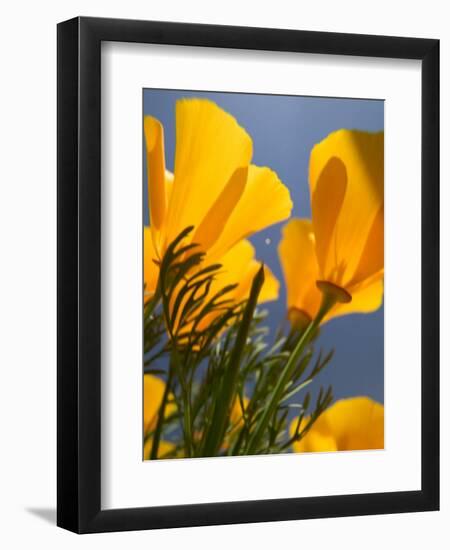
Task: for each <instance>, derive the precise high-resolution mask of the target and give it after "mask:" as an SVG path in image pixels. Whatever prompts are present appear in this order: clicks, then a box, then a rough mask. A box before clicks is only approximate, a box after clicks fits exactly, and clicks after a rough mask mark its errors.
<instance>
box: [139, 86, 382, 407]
mask: <svg viewBox="0 0 450 550" xmlns="http://www.w3.org/2000/svg"><path fill="white" fill-rule="evenodd" d="M182 97H206V98H209V99H211V100H213V101H215V102H216V103H217V104H218V105H219V106H220V107H222V108H223V109H225V110H226V111H228V112H229V113H231V114H232V115H233V116H234V117H235V118H236V119H237V120H238V122H239V124H240V125H241V126H243V127H244V128H245V129H246V130H247V132H248V133H249V135H250V136H251V138H252V140H253V159H252V162H253V163H254V164H257V165H261V166H269V167H270V168H272V169H273V170H275V171H276V172H277V174H278V175H279V177H280V179H281V180H282V181H283V183H284V184H285V185H287V186H288V187H289V190H290V193H291V197H292V200H293V203H294V207H293V210H292V216H293V217H310V216H311V208H310V203H309V189H308V163H309V154H310V151H311V149H312V147H313V146H314V145H315V144H316V143H317V142H319V141H321V140H322V139H323V138H325V137H326V136H327V135H328V134H329V133H330V132H332V131H334V130H337V129H339V128H348V129H359V130H368V131H379V130H383V129H384V102H383V101H382V100H359V99H336V98H318V97H302V96H275V95H262V94H261V95H259V94H238V93H219V92H189V91H172V90H150V89H146V90H144V94H143V109H144V114H151V115H152V116H154V117H156V118H157V119H159V120H160V121H161V122H162V124H163V125H164V131H165V149H166V164H167V168H168V169H169V170H173V163H174V153H175V102H176V100H177V99H179V98H182ZM144 158H145V157H144ZM146 177H147V176H146V167H145V163H144V220H145V223H148V207H147V187H146V184H145V182H146ZM283 223H285V222H283ZM283 223H281V224H277V225H274V226H271V227H269V228H268V229H266V230H264V231H261V232H259V233H258V234H257V235H254V236H253V237H251V239H250V240H251V241H252V243H253V244H254V246H255V248H256V256H257V258H258V259H259V260H262V261H264V262H265V263H266V264H267V265H268V266H270V268H271V270H272V271H273V272H274V274H275V275H276V276H277V278H278V279H279V281H280V282H281V288H280V297H279V299H278V301H276V302H269V303H267V304H264V307H265V308H267V309H268V310H269V317H268V323H269V325H270V328H271V330H272V333H273V332H274V331H275V329H276V327H277V326H278V325H279V324H280V322H282V321H283V319H284V318H285V315H286V292H285V287H284V281H283V275H282V271H281V266H280V262H279V259H278V254H277V245H278V242H279V240H280V237H281V227H282V225H283ZM266 239H270V244H266ZM318 346H320V347H321V348H322V349H323V350H324V351H325V352H327V351H329V350H330V349H332V348H334V349H335V355H334V357H333V360H332V362H331V364H330V365H329V366H328V367H327V368H326V369H325V370H324V371H323V372H322V373H321V374H320V375H319V376H318V377H317V378H316V380H315V381H314V383H313V384H312V385H311V386H310V389H312V390H313V394H315V393H316V391H318V388H319V386H320V385H324V386H327V385H328V384H331V385H332V386H333V394H334V398H335V400H336V399H340V398H343V397H350V396H354V395H367V396H370V397H372V398H373V399H376V400H377V401H379V402H381V403H383V402H384V308H383V307H382V308H380V309H379V310H378V311H377V312H375V313H371V314H368V315H363V314H353V315H347V316H345V317H342V318H338V319H332V320H331V321H330V322H328V323H326V324H325V325H324V326H323V327H322V329H321V334H320V336H319V339H318V342H317V346H316V347H318Z"/></svg>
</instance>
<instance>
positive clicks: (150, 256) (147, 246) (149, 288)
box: [144, 226, 159, 302]
mask: <svg viewBox="0 0 450 550" xmlns="http://www.w3.org/2000/svg"><path fill="white" fill-rule="evenodd" d="M156 260H157V257H156V254H155V249H154V246H153V238H152V231H151V229H150V227H148V226H145V227H144V284H145V288H144V302H146V301H147V300H148V299H149V298H151V297H152V296H153V294H154V293H155V291H156V286H157V284H158V277H159V267H158V266H157V265H156V263H155V261H156Z"/></svg>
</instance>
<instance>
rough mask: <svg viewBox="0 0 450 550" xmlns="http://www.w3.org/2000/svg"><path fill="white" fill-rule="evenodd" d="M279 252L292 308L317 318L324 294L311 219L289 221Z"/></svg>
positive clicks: (288, 303) (289, 307) (289, 306)
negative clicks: (319, 286)
mask: <svg viewBox="0 0 450 550" xmlns="http://www.w3.org/2000/svg"><path fill="white" fill-rule="evenodd" d="M278 255H279V257H280V263H281V267H282V269H283V275H284V280H285V283H286V291H287V300H286V301H287V304H286V305H287V308H288V311H289V310H292V309H295V310H298V311H302V312H305V313H306V314H307V316H309V317H310V318H311V319H313V318H314V317H315V316H316V314H317V312H318V310H319V306H320V302H321V299H322V294H321V292H320V291H319V289H318V288H317V286H316V281H317V279H318V278H319V267H318V265H317V259H316V253H315V239H314V232H313V229H312V223H311V221H310V220H306V219H298V218H293V219H291V220H289V222H288V223H287V224H286V225H285V226H284V227H283V229H282V237H281V241H280V244H279V245H278Z"/></svg>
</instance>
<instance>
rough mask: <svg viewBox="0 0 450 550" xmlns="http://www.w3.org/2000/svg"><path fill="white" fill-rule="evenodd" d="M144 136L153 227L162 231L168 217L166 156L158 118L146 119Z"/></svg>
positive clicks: (161, 127)
mask: <svg viewBox="0 0 450 550" xmlns="http://www.w3.org/2000/svg"><path fill="white" fill-rule="evenodd" d="M144 135H145V142H146V146H147V182H148V201H149V212H150V220H151V225H152V226H153V227H155V229H157V230H160V229H161V227H162V224H163V222H164V218H165V215H166V208H167V204H166V186H165V173H166V161H165V156H164V129H163V126H162V124H161V123H160V122H159V120H157V119H156V118H153V117H151V116H146V117H144Z"/></svg>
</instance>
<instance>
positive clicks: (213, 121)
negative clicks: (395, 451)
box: [142, 89, 384, 460]
mask: <svg viewBox="0 0 450 550" xmlns="http://www.w3.org/2000/svg"><path fill="white" fill-rule="evenodd" d="M142 124H143V126H142V127H143V197H144V209H143V343H144V345H143V459H144V460H154V459H173V458H180V459H181V458H200V457H226V456H246V455H265V454H278V453H313V452H339V451H364V450H369V449H380V450H381V449H383V448H384V308H383V300H384V292H383V279H384V102H383V100H378V99H370V100H369V99H358V98H348V99H347V98H330V97H303V96H284V95H264V94H247V93H229V92H227V93H225V92H204V91H189V90H186V91H182V90H164V89H144V90H143V119H142Z"/></svg>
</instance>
